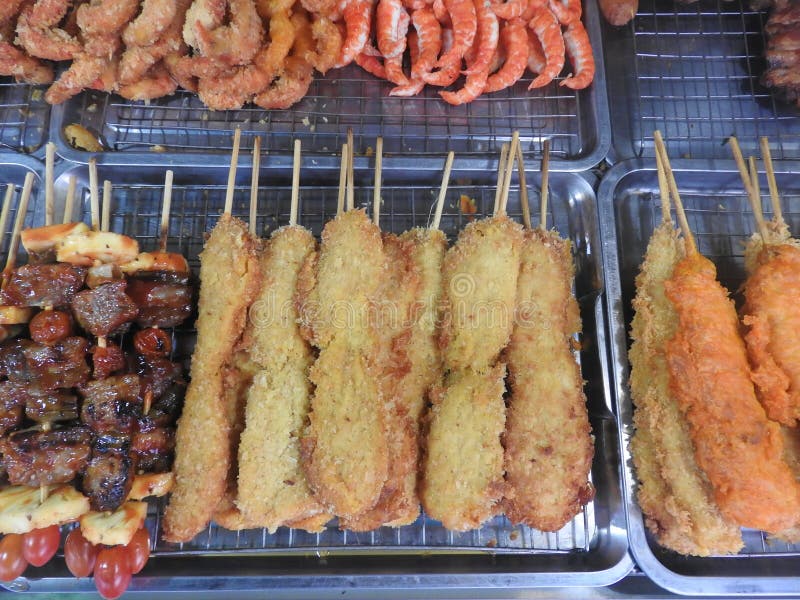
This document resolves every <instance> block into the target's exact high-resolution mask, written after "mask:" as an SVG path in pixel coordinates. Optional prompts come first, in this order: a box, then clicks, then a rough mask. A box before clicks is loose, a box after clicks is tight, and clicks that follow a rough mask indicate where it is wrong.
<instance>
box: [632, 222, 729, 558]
mask: <svg viewBox="0 0 800 600" xmlns="http://www.w3.org/2000/svg"><path fill="white" fill-rule="evenodd" d="M683 256H684V249H683V244H682V242H681V241H679V239H678V236H677V232H676V231H675V229H674V227H673V226H672V224H671V223H668V222H665V223H664V224H662V225H661V226H660V227H658V228H657V229H656V230H655V232H654V233H653V236H652V237H651V238H650V244H649V246H648V249H647V254H646V255H645V260H644V262H643V264H642V268H641V272H640V274H639V276H638V277H637V279H636V290H637V294H636V298H635V299H634V301H633V308H634V310H635V311H636V314H635V315H634V317H633V323H632V325H631V338H632V339H633V344H632V345H631V349H630V354H629V358H630V361H631V379H630V387H631V396H632V398H633V402H634V405H635V407H636V410H635V412H634V417H633V418H634V424H635V426H636V431H635V433H634V435H633V439H632V441H631V454H632V455H633V461H634V465H635V467H636V475H637V478H638V480H639V489H638V492H637V497H638V501H639V506H641V508H642V512H643V513H644V515H645V522H646V524H647V527H648V529H650V531H651V532H652V533H653V535H655V536H656V538H657V539H658V542H659V543H660V544H661V545H662V546H664V547H666V548H669V549H671V550H675V551H676V552H679V553H681V554H691V555H696V556H707V555H709V554H724V553H733V552H738V551H739V550H740V549H741V548H742V536H741V533H740V531H739V528H738V527H737V526H736V525H735V524H734V523H732V522H731V521H729V520H728V519H726V518H725V517H723V515H722V514H721V513H720V510H719V507H718V506H717V505H716V502H715V501H714V496H713V489H712V487H711V485H710V484H709V483H708V480H707V479H706V477H705V475H704V474H703V472H702V471H701V470H700V468H699V467H698V466H697V463H696V461H695V458H694V452H693V450H692V438H691V435H690V433H689V426H688V424H687V423H686V420H685V419H684V418H683V415H682V414H681V411H680V407H679V406H678V403H677V399H676V398H675V396H674V394H673V393H672V392H671V391H670V388H669V372H668V370H667V363H666V355H665V350H666V343H667V341H668V340H669V339H671V338H672V337H673V336H674V335H675V331H676V329H677V327H678V319H677V314H676V313H675V309H674V308H673V306H672V304H671V303H670V302H669V300H668V299H667V297H666V295H665V293H664V282H665V281H666V280H667V279H668V278H669V277H671V276H672V272H673V270H674V268H675V264H676V263H677V262H678V261H679V260H680V259H681V258H683Z"/></svg>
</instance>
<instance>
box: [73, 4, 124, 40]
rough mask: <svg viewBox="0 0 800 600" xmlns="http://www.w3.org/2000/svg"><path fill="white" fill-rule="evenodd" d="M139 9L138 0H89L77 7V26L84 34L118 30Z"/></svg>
mask: <svg viewBox="0 0 800 600" xmlns="http://www.w3.org/2000/svg"><path fill="white" fill-rule="evenodd" d="M138 10H139V0H91V1H90V2H87V3H86V4H82V5H81V6H80V8H78V27H80V28H81V31H82V32H83V33H84V35H97V36H103V35H110V34H112V33H113V32H118V31H120V30H122V28H123V27H124V26H125V25H127V24H128V23H129V22H130V20H131V19H133V17H134V15H136V12H137V11H138Z"/></svg>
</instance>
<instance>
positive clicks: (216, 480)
mask: <svg viewBox="0 0 800 600" xmlns="http://www.w3.org/2000/svg"><path fill="white" fill-rule="evenodd" d="M239 135H240V134H239V130H238V129H237V134H236V138H235V142H238V138H239ZM234 149H235V151H234V156H233V157H232V160H231V163H232V167H234V168H235V164H236V154H237V152H236V150H238V143H235V144H234ZM231 180H233V181H235V179H234V178H231ZM229 189H230V191H231V192H232V185H231V186H229ZM232 199H233V195H232V193H229V194H228V197H227V199H226V206H225V212H224V213H223V215H222V216H221V217H220V219H219V221H218V223H217V225H216V226H215V227H214V229H213V230H212V232H211V235H210V236H209V238H208V241H207V242H206V245H205V248H204V249H203V252H202V253H201V255H200V280H201V286H200V298H199V302H198V317H197V322H196V328H197V344H196V346H195V351H194V354H193V355H192V380H191V383H190V384H189V388H188V390H187V392H186V400H185V403H184V408H183V414H182V416H181V418H180V420H179V421H178V430H177V434H176V447H175V466H174V471H175V477H176V481H175V488H174V489H173V491H172V496H171V498H170V501H169V505H168V506H167V509H166V513H165V515H164V538H165V539H166V540H168V541H171V542H187V541H189V540H191V539H192V538H193V537H194V536H195V535H197V534H198V533H200V532H201V531H202V530H203V529H204V528H205V527H206V526H207V525H208V523H209V521H210V519H211V516H212V512H213V511H214V509H215V508H216V507H217V504H218V503H219V501H220V500H221V499H222V497H223V495H224V492H225V487H226V483H227V476H228V469H229V466H230V462H231V456H230V441H229V436H230V426H229V423H228V420H227V418H226V407H225V406H224V403H223V393H224V389H223V378H222V373H221V371H222V368H223V366H224V365H225V363H226V362H227V361H228V359H229V358H230V355H231V353H232V352H233V349H234V347H235V346H236V344H237V342H238V341H239V337H240V336H241V334H242V330H243V329H244V325H245V321H246V316H247V307H248V306H249V305H250V302H251V301H252V299H253V297H254V296H255V293H256V292H257V291H258V287H259V285H260V278H261V271H260V270H259V268H258V246H259V244H258V240H257V239H254V238H253V237H252V236H251V235H250V234H249V233H248V231H247V226H246V225H245V224H244V223H243V222H242V221H240V220H239V219H236V218H234V217H232V216H231V214H230V211H231V202H232Z"/></svg>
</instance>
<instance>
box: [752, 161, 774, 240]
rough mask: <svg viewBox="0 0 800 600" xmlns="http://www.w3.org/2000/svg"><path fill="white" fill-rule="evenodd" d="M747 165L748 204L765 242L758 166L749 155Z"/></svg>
mask: <svg viewBox="0 0 800 600" xmlns="http://www.w3.org/2000/svg"><path fill="white" fill-rule="evenodd" d="M748 166H749V178H750V194H748V196H747V197H748V198H749V199H750V206H751V207H752V208H753V217H754V218H755V220H756V226H757V227H758V233H759V235H760V236H761V240H762V241H763V242H764V243H765V244H766V243H767V241H768V240H769V230H768V229H767V224H766V222H765V221H764V210H763V209H762V208H761V195H760V194H759V193H758V190H759V189H760V186H759V184H758V167H757V166H756V159H755V157H753V156H751V157H750V158H749V160H748Z"/></svg>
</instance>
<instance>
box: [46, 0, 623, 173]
mask: <svg viewBox="0 0 800 600" xmlns="http://www.w3.org/2000/svg"><path fill="white" fill-rule="evenodd" d="M585 22H586V25H587V29H588V32H589V35H590V37H591V41H592V45H593V47H594V53H595V60H596V61H597V75H596V77H595V80H594V84H593V85H592V86H590V88H589V89H588V90H584V91H581V92H579V93H576V92H574V91H572V90H569V89H568V88H565V87H562V86H560V85H558V83H559V82H560V81H561V80H560V79H559V80H557V81H556V82H554V83H552V84H551V85H549V86H547V87H546V88H543V89H541V90H534V91H531V92H529V91H528V89H527V88H528V84H529V83H530V81H531V77H530V75H526V77H524V78H523V79H522V80H520V81H519V82H518V83H517V84H516V85H514V86H513V87H512V88H509V89H507V90H504V91H502V92H498V93H495V94H490V95H486V96H482V97H480V98H478V99H477V100H475V101H474V102H472V103H471V104H468V105H464V106H459V107H453V106H449V105H448V104H446V103H445V102H444V101H443V100H442V99H441V98H440V97H439V95H438V88H433V87H431V86H428V87H426V89H425V91H424V92H423V93H422V94H420V95H419V96H418V97H414V98H394V97H390V96H388V92H389V90H390V89H391V88H392V87H393V86H392V85H391V84H389V83H387V82H384V81H380V80H378V79H376V78H375V77H373V76H372V75H369V74H367V73H366V72H364V71H362V70H361V69H360V68H359V67H357V66H355V65H352V66H350V67H348V68H346V69H337V70H334V71H331V72H330V73H329V74H328V75H327V76H326V77H322V76H320V75H317V76H316V77H315V80H314V83H313V84H312V86H311V89H310V90H309V93H308V95H307V96H306V97H305V98H304V99H303V100H302V101H301V102H299V103H298V104H297V105H295V106H294V107H292V108H291V109H288V110H282V111H265V110H262V109H259V108H257V107H252V106H250V107H247V108H245V109H243V110H238V111H211V110H208V109H206V108H205V107H204V106H203V104H202V103H201V102H200V101H199V99H198V98H197V97H196V96H195V95H193V94H189V93H186V92H178V93H177V94H175V95H174V96H172V97H170V98H166V99H161V100H156V101H153V102H150V103H148V104H145V103H141V102H128V101H125V100H123V99H122V98H120V97H119V96H109V95H107V94H100V93H94V92H85V93H82V94H80V95H79V96H77V97H76V98H73V99H72V100H70V101H68V102H67V103H65V104H64V105H62V106H59V107H55V108H54V118H53V122H52V129H51V134H50V135H51V139H52V140H53V141H55V142H56V143H57V144H58V146H59V153H60V154H61V155H62V156H64V157H65V158H69V159H71V160H74V161H76V162H85V161H86V160H87V153H85V152H80V151H76V150H75V149H73V148H72V147H71V146H70V145H69V144H68V143H67V141H66V140H65V139H64V136H63V133H62V131H63V128H64V126H65V125H68V124H70V123H80V124H82V125H84V126H86V127H88V128H89V129H90V130H92V131H94V132H96V133H97V134H99V135H100V136H101V139H102V140H103V141H104V143H105V144H106V146H107V148H108V150H109V152H121V153H126V154H127V153H139V154H141V153H145V154H147V153H151V152H154V151H167V152H181V153H185V152H198V153H223V154H226V153H229V152H230V149H231V142H232V132H233V129H234V128H235V127H236V126H241V127H242V133H243V136H242V143H243V147H245V148H250V147H252V144H253V138H254V136H256V135H263V134H265V133H269V135H268V136H267V137H266V138H265V139H264V140H263V141H264V144H265V148H264V149H265V151H266V152H268V153H271V154H275V153H284V154H290V153H291V148H292V142H293V140H294V139H295V138H299V139H301V140H302V142H303V148H304V152H305V153H307V154H314V155H317V156H318V160H319V161H320V164H324V163H325V162H329V163H330V162H331V161H333V162H335V161H336V160H337V159H336V153H337V152H338V151H339V148H340V147H341V145H342V143H344V141H345V139H346V134H347V129H348V128H349V127H352V129H353V131H354V133H355V136H356V140H355V151H356V154H364V153H366V152H368V147H370V146H373V147H374V140H375V137H376V136H378V135H381V136H383V138H384V151H385V152H386V153H388V154H395V155H397V156H398V157H399V156H408V157H411V156H413V157H415V158H414V159H409V160H407V161H406V162H405V163H397V165H398V166H399V167H400V166H402V168H403V170H405V171H407V172H411V171H418V170H424V169H427V168H429V162H428V161H427V160H426V159H427V158H428V157H431V156H444V155H445V154H446V153H447V151H448V150H453V151H455V152H456V154H457V155H459V156H462V157H465V158H469V159H470V168H471V169H472V170H478V171H480V172H484V171H485V166H486V161H487V156H491V155H494V154H496V153H497V152H498V151H499V147H500V145H501V144H502V143H503V142H507V141H508V140H509V139H510V137H511V132H512V131H513V130H515V129H516V130H519V132H520V139H521V141H522V147H523V150H524V151H525V152H526V154H528V155H534V154H536V155H539V156H540V155H541V143H542V141H543V140H544V139H550V141H551V152H552V156H553V161H554V162H553V168H554V169H560V170H570V171H583V170H587V169H590V168H592V167H594V166H595V165H597V164H598V163H599V162H600V161H602V160H603V158H605V156H606V154H607V152H608V149H609V147H610V145H611V133H610V125H609V116H608V102H607V99H606V88H605V80H604V77H605V75H604V70H603V65H602V47H601V40H600V35H599V32H600V26H599V17H598V10H597V4H596V0H589V1H588V2H587V3H586V17H585ZM420 159H421V160H420ZM144 160H148V159H147V158H144ZM149 160H152V158H150V159H149ZM437 168H438V167H437Z"/></svg>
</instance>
